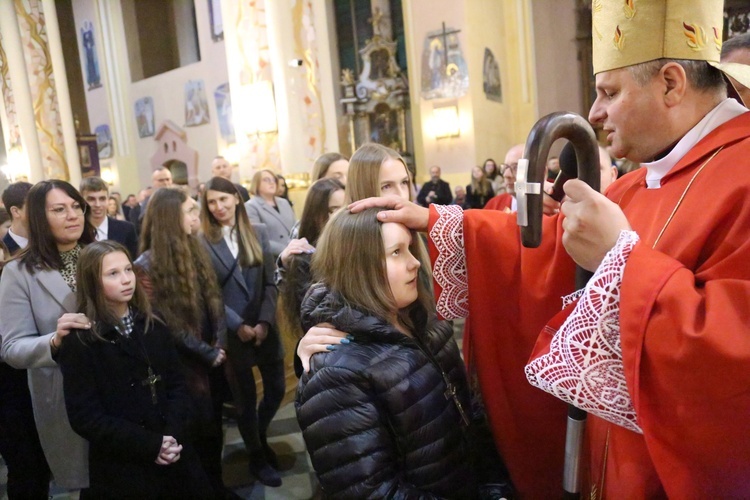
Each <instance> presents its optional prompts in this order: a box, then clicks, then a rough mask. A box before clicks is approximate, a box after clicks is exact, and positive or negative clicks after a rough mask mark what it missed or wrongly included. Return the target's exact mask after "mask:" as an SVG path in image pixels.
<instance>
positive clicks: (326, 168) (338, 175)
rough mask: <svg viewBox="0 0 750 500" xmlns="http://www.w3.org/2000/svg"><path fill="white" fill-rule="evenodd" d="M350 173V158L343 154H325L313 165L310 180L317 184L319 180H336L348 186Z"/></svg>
mask: <svg viewBox="0 0 750 500" xmlns="http://www.w3.org/2000/svg"><path fill="white" fill-rule="evenodd" d="M348 172H349V158H347V157H346V156H344V155H342V154H341V153H336V152H330V153H323V154H322V155H320V156H318V157H317V158H316V159H315V163H313V168H312V175H311V176H310V180H311V181H312V182H315V181H317V180H319V179H336V180H337V181H339V182H341V184H343V185H344V186H346V181H347V175H348Z"/></svg>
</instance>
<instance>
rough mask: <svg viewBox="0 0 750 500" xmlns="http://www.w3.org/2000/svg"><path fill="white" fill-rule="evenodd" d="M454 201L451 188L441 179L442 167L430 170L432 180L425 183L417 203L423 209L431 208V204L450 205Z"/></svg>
mask: <svg viewBox="0 0 750 500" xmlns="http://www.w3.org/2000/svg"><path fill="white" fill-rule="evenodd" d="M451 201H453V195H451V186H450V184H448V183H447V182H445V181H444V180H442V179H441V178H440V167H438V166H434V167H431V168H430V180H429V181H428V182H425V183H424V186H422V189H420V190H419V194H418V195H417V203H419V204H420V205H422V206H423V207H428V206H430V203H437V204H438V205H450V204H451Z"/></svg>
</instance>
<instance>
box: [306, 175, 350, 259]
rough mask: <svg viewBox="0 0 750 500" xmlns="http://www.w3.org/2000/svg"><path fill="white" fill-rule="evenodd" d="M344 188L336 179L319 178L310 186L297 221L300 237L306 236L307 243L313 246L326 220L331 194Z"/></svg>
mask: <svg viewBox="0 0 750 500" xmlns="http://www.w3.org/2000/svg"><path fill="white" fill-rule="evenodd" d="M344 189H345V187H344V185H343V184H342V183H341V181H339V180H338V179H320V180H318V181H315V183H313V185H312V186H310V189H309V190H308V191H307V198H306V199H305V207H304V208H303V209H302V217H301V218H300V222H299V237H300V238H307V241H308V243H310V244H311V245H312V246H315V244H316V242H317V241H318V237H319V236H320V232H321V231H322V230H323V226H325V225H326V222H328V217H329V215H330V214H329V213H328V201H329V200H330V199H331V195H332V194H333V193H335V192H336V191H339V190H344Z"/></svg>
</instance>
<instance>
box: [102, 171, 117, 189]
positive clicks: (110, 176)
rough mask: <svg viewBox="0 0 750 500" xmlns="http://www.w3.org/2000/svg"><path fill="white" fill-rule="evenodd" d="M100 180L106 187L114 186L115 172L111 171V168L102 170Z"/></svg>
mask: <svg viewBox="0 0 750 500" xmlns="http://www.w3.org/2000/svg"><path fill="white" fill-rule="evenodd" d="M102 180H103V181H104V182H106V183H107V185H109V186H114V184H115V172H114V170H112V167H106V168H102Z"/></svg>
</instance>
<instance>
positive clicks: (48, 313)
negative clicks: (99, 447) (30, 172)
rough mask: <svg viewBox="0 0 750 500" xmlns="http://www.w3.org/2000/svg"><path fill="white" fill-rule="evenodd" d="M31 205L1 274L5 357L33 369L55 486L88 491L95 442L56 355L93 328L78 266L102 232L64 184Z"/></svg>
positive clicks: (41, 191)
mask: <svg viewBox="0 0 750 500" xmlns="http://www.w3.org/2000/svg"><path fill="white" fill-rule="evenodd" d="M25 208H26V214H27V217H28V223H29V245H28V246H27V247H26V249H25V250H24V251H23V252H21V253H20V254H18V256H16V257H15V258H14V259H13V260H12V261H10V262H9V263H8V264H7V265H6V266H5V267H4V269H3V274H2V278H1V279H0V304H2V308H3V310H2V314H0V337H2V360H3V362H5V363H8V364H9V365H10V366H12V367H14V368H19V369H27V370H28V380H29V388H30V390H31V400H32V405H33V408H34V419H35V421H36V427H37V431H38V433H39V440H40V442H41V445H42V449H43V450H44V455H45V457H46V460H47V464H49V469H51V471H52V475H53V476H54V479H55V483H56V484H57V485H58V486H60V487H62V488H66V489H69V490H77V489H83V488H87V487H88V484H89V478H88V443H87V442H86V440H84V439H83V438H82V437H80V436H78V435H77V434H76V433H75V432H74V431H73V429H72V428H71V427H70V423H69V421H68V415H67V412H66V409H65V399H64V397H63V385H62V384H63V379H62V373H61V371H60V368H59V367H58V365H57V362H56V355H57V351H58V349H59V348H60V343H61V342H62V339H63V337H65V336H66V335H68V334H69V333H70V331H71V330H74V329H88V328H90V326H91V325H90V322H89V320H88V318H87V317H86V316H85V315H83V314H78V313H76V311H77V304H76V264H77V262H78V255H79V253H80V252H81V249H82V248H83V247H84V246H85V245H87V244H88V243H91V242H92V241H94V234H95V231H96V230H95V229H94V226H93V225H92V224H91V223H90V222H89V221H88V219H87V213H86V208H87V205H86V202H85V201H84V199H83V197H82V196H81V195H80V194H79V193H78V191H76V189H75V188H74V187H73V186H71V185H70V184H68V183H67V182H65V181H61V180H49V181H42V182H39V183H38V184H36V185H35V186H34V187H32V188H31V190H30V191H29V193H28V196H27V198H26V204H25ZM47 464H40V465H39V470H38V471H37V472H38V474H39V477H40V480H41V481H48V480H49V471H48V469H47ZM9 490H10V488H9ZM85 496H86V494H85V492H84V493H82V498H85ZM43 498H46V494H44V495H43Z"/></svg>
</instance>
